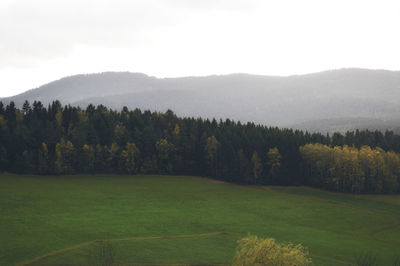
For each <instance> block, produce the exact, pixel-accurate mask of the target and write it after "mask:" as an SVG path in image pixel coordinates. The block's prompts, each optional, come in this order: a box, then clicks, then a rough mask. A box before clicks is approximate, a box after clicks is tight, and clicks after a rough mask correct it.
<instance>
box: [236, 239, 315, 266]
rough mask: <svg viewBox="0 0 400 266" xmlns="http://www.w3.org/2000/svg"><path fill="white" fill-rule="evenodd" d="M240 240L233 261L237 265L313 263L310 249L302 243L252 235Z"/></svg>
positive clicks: (283, 265) (303, 265)
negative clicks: (281, 241)
mask: <svg viewBox="0 0 400 266" xmlns="http://www.w3.org/2000/svg"><path fill="white" fill-rule="evenodd" d="M238 242H239V246H238V249H237V251H236V256H235V259H234V262H233V265H235V266H247V265H249V266H250V265H252V266H261V265H266V266H293V265H296V266H307V265H311V263H312V261H311V258H309V257H308V251H307V250H306V249H305V248H304V247H303V246H302V245H300V244H298V245H294V244H291V243H288V244H283V243H277V242H276V241H275V239H273V238H258V237H257V236H252V235H249V236H247V237H245V238H242V239H241V240H239V241H238Z"/></svg>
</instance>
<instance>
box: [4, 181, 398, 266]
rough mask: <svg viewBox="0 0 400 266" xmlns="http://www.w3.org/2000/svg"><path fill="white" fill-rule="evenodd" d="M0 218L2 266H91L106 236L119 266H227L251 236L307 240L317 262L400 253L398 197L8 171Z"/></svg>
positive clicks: (387, 259) (386, 259)
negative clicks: (29, 264)
mask: <svg viewBox="0 0 400 266" xmlns="http://www.w3.org/2000/svg"><path fill="white" fill-rule="evenodd" d="M0 213H1V215H0V265H13V264H21V263H25V262H34V264H35V263H36V264H90V263H91V262H92V261H93V260H95V259H96V256H97V254H98V250H99V245H101V244H102V243H101V242H94V240H103V239H112V241H110V243H111V244H112V247H113V250H114V253H115V261H116V262H118V263H120V264H160V263H165V264H168V263H169V264H230V263H231V262H232V259H233V257H234V254H235V248H236V241H237V240H238V239H239V238H240V237H243V236H246V235H247V234H248V233H251V234H255V235H258V236H261V237H274V238H276V240H277V241H278V242H287V241H290V242H293V243H296V244H297V243H301V244H303V245H304V246H306V247H308V248H309V251H310V254H311V257H312V259H313V261H314V264H315V265H349V264H353V263H354V261H355V258H356V256H358V255H360V254H363V253H366V252H368V253H371V254H373V255H374V256H376V258H377V261H378V264H379V265H391V262H392V261H394V258H395V257H396V255H397V254H398V253H400V196H397V195H396V196H390V195H385V196H384V195H362V196H353V195H347V194H338V193H331V192H325V191H321V190H317V189H312V188H304V187H246V186H239V185H233V184H227V183H219V182H215V181H211V180H209V179H205V178H197V177H174V176H140V175H138V176H115V175H109V176H108V175H96V176H81V175H76V176H48V177H43V176H19V175H8V174H7V175H6V174H3V175H1V176H0ZM62 249H65V250H62ZM59 250H62V251H61V252H57V251H59ZM49 253H50V254H49ZM46 254H47V255H46ZM41 256H42V257H41ZM38 257H41V259H39V260H34V259H35V258H38Z"/></svg>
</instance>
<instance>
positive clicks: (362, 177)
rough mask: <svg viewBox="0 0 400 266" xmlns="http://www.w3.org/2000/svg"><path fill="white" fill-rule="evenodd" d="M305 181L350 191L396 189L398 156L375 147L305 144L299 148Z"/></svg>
mask: <svg viewBox="0 0 400 266" xmlns="http://www.w3.org/2000/svg"><path fill="white" fill-rule="evenodd" d="M300 153H301V155H302V157H303V159H304V162H305V165H306V167H305V169H306V170H305V176H306V177H307V178H308V183H309V184H312V185H314V186H317V187H322V188H325V189H330V190H335V191H341V192H351V193H394V192H398V191H399V184H400V155H399V154H398V153H395V152H392V151H387V152H385V151H384V150H383V149H381V148H379V147H376V148H374V149H371V147H369V146H362V147H361V148H360V149H358V148H355V147H349V146H347V145H345V146H335V147H329V146H327V145H322V144H307V145H305V146H302V147H300Z"/></svg>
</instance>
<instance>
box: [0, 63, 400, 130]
mask: <svg viewBox="0 0 400 266" xmlns="http://www.w3.org/2000/svg"><path fill="white" fill-rule="evenodd" d="M26 99H27V100H29V101H31V102H32V101H33V100H40V101H42V102H43V103H44V104H45V105H47V104H48V103H50V102H51V101H53V100H55V99H59V100H60V101H61V102H62V103H63V104H71V105H79V106H81V107H86V106H87V104H89V103H93V104H95V105H97V104H104V105H106V106H108V107H111V108H114V109H119V108H122V107H123V106H127V107H129V108H136V107H138V108H141V109H150V110H157V111H165V110H167V109H172V110H173V111H174V112H176V113H177V114H178V115H184V116H195V117H199V116H201V117H209V118H212V117H216V118H231V119H235V120H241V121H243V122H245V121H254V122H257V123H263V124H267V125H276V126H293V127H296V128H301V129H310V130H314V129H316V130H318V131H325V130H327V131H331V130H341V131H342V130H343V129H353V128H354V126H356V127H361V128H369V127H370V126H373V125H374V124H376V125H379V129H382V128H381V126H382V127H383V128H393V127H396V125H388V124H387V123H388V122H389V121H392V122H393V121H395V122H393V123H398V121H399V120H393V119H397V118H399V117H400V103H399V100H398V99H400V72H398V71H386V70H366V69H341V70H332V71H325V72H320V73H315V74H308V75H296V76H288V77H275V76H259V75H248V74H232V75H220V76H206V77H185V78H165V79H158V78H155V77H149V76H146V75H144V74H138V73H129V72H123V73H121V72H107V73H101V74H89V75H77V76H72V77H66V78H63V79H60V80H57V81H54V82H51V83H49V84H46V85H43V86H41V87H39V88H37V89H33V90H30V91H27V92H25V93H22V94H19V95H16V96H13V97H9V98H3V99H2V101H3V102H6V103H7V102H9V101H11V100H13V101H15V102H16V103H17V104H18V105H19V106H20V105H22V103H23V101H25V100H26Z"/></svg>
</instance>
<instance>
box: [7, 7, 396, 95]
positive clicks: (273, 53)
mask: <svg viewBox="0 0 400 266" xmlns="http://www.w3.org/2000/svg"><path fill="white" fill-rule="evenodd" d="M399 26H400V1H398V0H393V1H388V0H374V1H372V0H333V1H330V0H302V1H298V0H279V1H277V0H274V1H269V0H142V1H137V0H126V1H123V0H93V1H92V0H65V1H64V0H35V1H32V0H1V1H0V97H6V96H11V95H15V94H19V93H21V92H23V91H26V90H29V89H33V88H36V87H39V86H41V85H43V84H45V83H49V82H51V81H53V80H56V79H60V78H62V77H65V76H71V75H75V74H81V73H98V72H105V71H131V72H141V73H145V74H148V75H150V76H156V77H181V76H203V75H212V74H229V73H250V74H261V75H281V76H286V75H294V74H305V73H312V72H318V71H323V70H330V69H339V68H348V67H359V68H370V69H388V70H400V34H399Z"/></svg>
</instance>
